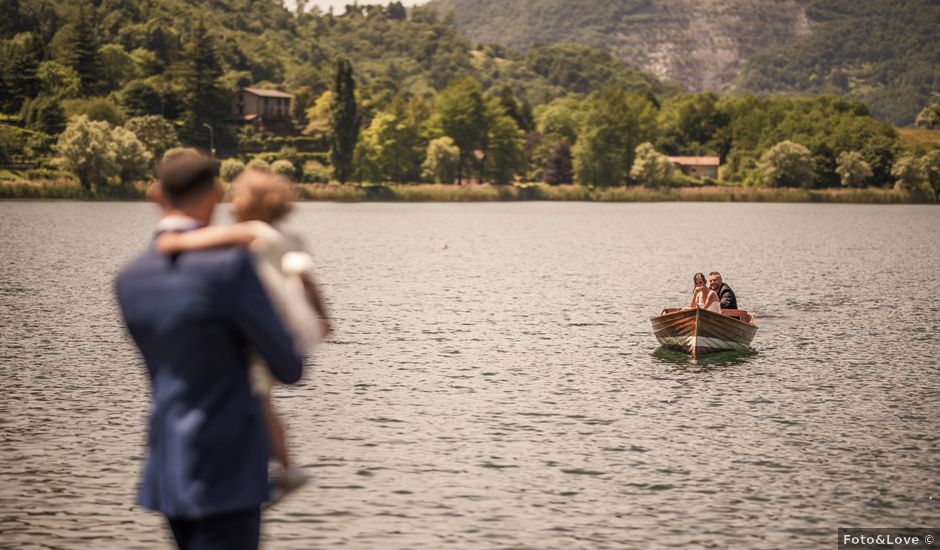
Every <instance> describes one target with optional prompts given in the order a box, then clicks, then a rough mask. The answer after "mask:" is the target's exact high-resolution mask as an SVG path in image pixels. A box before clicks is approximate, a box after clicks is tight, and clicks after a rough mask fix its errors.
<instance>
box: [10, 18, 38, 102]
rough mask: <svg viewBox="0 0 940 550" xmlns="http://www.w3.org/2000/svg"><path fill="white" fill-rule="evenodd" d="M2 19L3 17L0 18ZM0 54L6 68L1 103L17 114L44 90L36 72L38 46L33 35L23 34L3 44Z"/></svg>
mask: <svg viewBox="0 0 940 550" xmlns="http://www.w3.org/2000/svg"><path fill="white" fill-rule="evenodd" d="M0 17H2V16H0ZM0 44H2V45H3V46H4V47H3V48H0V54H2V55H3V56H4V59H0V63H2V66H3V67H4V71H3V73H4V74H2V75H0V79H2V80H4V81H5V87H6V90H5V92H6V93H5V94H4V95H3V96H2V97H0V103H2V105H0V106H2V107H3V109H4V111H5V112H8V113H16V112H18V111H19V110H20V109H21V108H22V107H23V103H25V102H26V100H28V99H30V98H32V97H35V96H36V95H37V94H38V93H39V91H40V89H41V88H42V81H41V80H40V79H39V77H38V76H37V74H36V72H37V70H38V68H39V54H38V44H37V41H36V38H35V36H34V35H33V34H32V33H22V34H18V35H16V37H15V38H14V39H13V40H11V41H9V42H7V43H5V44H3V43H0Z"/></svg>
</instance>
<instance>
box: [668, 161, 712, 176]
mask: <svg viewBox="0 0 940 550" xmlns="http://www.w3.org/2000/svg"><path fill="white" fill-rule="evenodd" d="M669 162H671V163H673V164H674V165H676V168H678V169H679V170H680V171H682V173H683V174H685V175H686V176H689V177H690V178H695V179H705V178H711V179H718V166H719V165H720V164H721V159H719V158H718V157H669Z"/></svg>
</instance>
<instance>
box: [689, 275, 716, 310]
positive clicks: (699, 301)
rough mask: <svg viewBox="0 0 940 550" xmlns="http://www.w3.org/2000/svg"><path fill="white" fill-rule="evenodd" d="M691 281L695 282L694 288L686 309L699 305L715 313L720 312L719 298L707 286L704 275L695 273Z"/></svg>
mask: <svg viewBox="0 0 940 550" xmlns="http://www.w3.org/2000/svg"><path fill="white" fill-rule="evenodd" d="M692 281H693V282H694V283H695V289H694V290H693V291H692V303H691V304H689V307H688V308H686V309H695V308H697V307H699V308H702V309H707V310H708V311H714V312H715V313H721V300H720V299H719V298H718V294H717V293H716V292H715V291H714V290H712V289H710V288H708V284H706V283H707V281H706V280H705V275H703V274H701V273H696V274H695V276H694V277H692Z"/></svg>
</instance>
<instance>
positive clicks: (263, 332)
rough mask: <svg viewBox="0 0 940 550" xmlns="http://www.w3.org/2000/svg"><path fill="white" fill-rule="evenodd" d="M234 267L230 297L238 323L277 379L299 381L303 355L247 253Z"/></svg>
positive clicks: (290, 381)
mask: <svg viewBox="0 0 940 550" xmlns="http://www.w3.org/2000/svg"><path fill="white" fill-rule="evenodd" d="M234 270H235V276H234V281H233V286H232V290H231V296H230V297H229V298H230V299H231V302H230V304H231V308H232V315H233V317H234V320H235V323H236V325H238V328H239V329H241V331H242V332H244V334H245V336H246V337H247V339H248V342H249V343H250V344H251V347H252V348H253V349H254V350H255V351H257V352H258V354H260V355H261V357H262V358H264V360H265V362H266V363H267V364H268V369H269V370H270V371H271V374H273V375H274V377H275V378H277V379H278V380H280V381H281V382H284V383H285V384H293V383H295V382H297V381H298V380H300V376H301V375H302V374H303V358H302V357H301V356H300V355H299V354H298V353H297V351H296V347H295V346H294V341H293V340H292V339H291V336H290V334H289V333H288V332H287V330H286V329H285V328H284V324H283V322H282V321H281V319H280V317H278V315H277V313H276V312H275V311H274V306H273V305H272V304H271V300H270V298H268V295H267V293H265V291H264V287H262V286H261V281H260V280H259V279H258V275H257V274H256V273H255V269H254V266H253V265H252V263H251V259H250V257H249V256H248V254H247V253H244V252H241V253H239V256H238V259H237V260H236V262H235V266H234Z"/></svg>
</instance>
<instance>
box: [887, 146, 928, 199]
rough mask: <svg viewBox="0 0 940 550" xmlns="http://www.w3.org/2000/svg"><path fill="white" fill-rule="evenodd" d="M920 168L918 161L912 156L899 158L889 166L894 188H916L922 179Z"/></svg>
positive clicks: (904, 189) (902, 189)
mask: <svg viewBox="0 0 940 550" xmlns="http://www.w3.org/2000/svg"><path fill="white" fill-rule="evenodd" d="M920 168H921V167H920V161H919V159H917V158H916V157H914V156H911V155H908V156H905V157H901V158H899V159H898V160H897V161H896V162H895V163H894V166H893V167H892V168H891V175H892V176H894V180H895V184H894V188H895V189H898V190H900V191H910V190H912V189H916V188H917V186H919V185H920V183H921V181H922V180H923V173H922V172H921V169H920Z"/></svg>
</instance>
